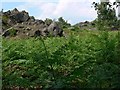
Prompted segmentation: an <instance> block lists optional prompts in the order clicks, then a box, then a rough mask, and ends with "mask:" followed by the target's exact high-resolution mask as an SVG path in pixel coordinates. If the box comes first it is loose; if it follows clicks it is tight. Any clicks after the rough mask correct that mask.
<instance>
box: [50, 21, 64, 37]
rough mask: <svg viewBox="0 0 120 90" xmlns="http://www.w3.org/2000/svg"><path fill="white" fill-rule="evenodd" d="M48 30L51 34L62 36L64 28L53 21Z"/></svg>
mask: <svg viewBox="0 0 120 90" xmlns="http://www.w3.org/2000/svg"><path fill="white" fill-rule="evenodd" d="M48 32H49V34H50V35H51V36H62V32H63V30H62V29H61V28H60V27H59V26H58V24H57V23H56V22H55V21H53V22H52V23H51V24H50V26H49V27H48Z"/></svg>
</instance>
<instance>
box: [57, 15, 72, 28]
mask: <svg viewBox="0 0 120 90" xmlns="http://www.w3.org/2000/svg"><path fill="white" fill-rule="evenodd" d="M58 23H59V25H60V27H61V28H67V27H69V26H71V25H70V24H69V23H68V22H67V21H65V20H64V19H63V17H59V18H58Z"/></svg>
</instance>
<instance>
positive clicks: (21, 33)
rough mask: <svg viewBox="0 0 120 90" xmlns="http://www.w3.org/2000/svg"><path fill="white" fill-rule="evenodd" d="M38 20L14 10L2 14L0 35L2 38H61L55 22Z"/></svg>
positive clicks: (58, 27)
mask: <svg viewBox="0 0 120 90" xmlns="http://www.w3.org/2000/svg"><path fill="white" fill-rule="evenodd" d="M48 21H49V20H47V19H46V20H45V21H43V20H38V19H35V18H34V17H33V16H29V13H28V12H26V11H18V10H17V9H16V8H15V9H13V10H11V11H10V10H9V11H7V12H2V35H3V36H4V37H11V36H14V37H16V36H17V37H34V36H35V37H36V36H63V30H62V29H61V28H60V26H59V25H58V23H57V22H56V21H53V20H51V21H49V22H48Z"/></svg>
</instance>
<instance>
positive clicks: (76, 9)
mask: <svg viewBox="0 0 120 90" xmlns="http://www.w3.org/2000/svg"><path fill="white" fill-rule="evenodd" d="M94 1H95V2H98V1H99V0H19V1H16V0H2V8H3V9H4V11H7V10H12V9H14V8H17V9H18V10H20V11H21V10H26V11H27V12H29V14H30V15H31V16H35V18H36V19H43V20H44V19H45V18H51V19H57V18H59V17H63V18H64V19H65V20H67V21H68V22H70V23H71V24H76V23H78V22H82V21H86V20H87V21H92V20H94V19H95V18H96V17H97V14H96V11H95V10H94V8H93V7H91V6H92V2H94ZM110 1H114V0H110Z"/></svg>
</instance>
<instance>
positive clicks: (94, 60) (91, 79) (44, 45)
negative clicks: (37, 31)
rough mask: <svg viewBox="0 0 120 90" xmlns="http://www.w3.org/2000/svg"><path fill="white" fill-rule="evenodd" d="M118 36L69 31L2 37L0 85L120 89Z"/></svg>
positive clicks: (108, 33)
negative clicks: (66, 33)
mask: <svg viewBox="0 0 120 90" xmlns="http://www.w3.org/2000/svg"><path fill="white" fill-rule="evenodd" d="M119 36H120V35H118V34H117V32H116V33H114V32H112V33H111V32H90V31H84V32H79V33H78V32H74V31H72V32H71V34H70V35H69V37H67V38H64V37H50V38H45V39H42V38H30V39H20V40H13V39H3V49H2V53H3V56H2V62H3V65H2V68H3V71H2V73H3V87H12V86H19V87H28V88H33V87H40V88H42V89H45V88H50V89H52V88H91V87H92V88H120V82H119V81H120V77H119V73H120V60H118V59H119V56H120V51H119V50H118V48H119V47H120V46H119V45H120V42H119V41H120V39H119ZM33 43H34V44H33Z"/></svg>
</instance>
